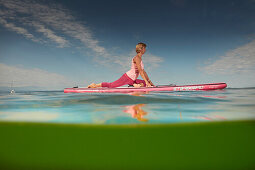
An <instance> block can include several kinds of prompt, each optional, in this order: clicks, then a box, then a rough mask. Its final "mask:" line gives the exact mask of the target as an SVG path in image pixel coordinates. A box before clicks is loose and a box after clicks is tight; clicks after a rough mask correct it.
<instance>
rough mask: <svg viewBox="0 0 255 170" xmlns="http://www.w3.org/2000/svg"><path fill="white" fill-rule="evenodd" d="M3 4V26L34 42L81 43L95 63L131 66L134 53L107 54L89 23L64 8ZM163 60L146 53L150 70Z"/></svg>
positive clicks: (3, 0) (6, 0)
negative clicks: (74, 41)
mask: <svg viewBox="0 0 255 170" xmlns="http://www.w3.org/2000/svg"><path fill="white" fill-rule="evenodd" d="M0 5H2V8H0V17H1V21H0V24H2V25H3V26H5V27H6V28H7V29H10V30H12V31H15V32H17V33H18V34H21V35H23V36H25V37H26V38H28V39H31V40H32V41H36V42H40V43H48V40H50V41H52V42H54V43H56V44H57V46H58V47H60V48H63V47H69V46H70V45H71V44H72V42H71V41H72V40H78V41H80V43H81V44H82V45H83V46H84V47H86V48H89V49H91V51H92V52H93V57H94V61H95V62H97V63H99V64H101V65H104V66H110V67H112V66H116V65H117V66H120V67H121V69H123V70H127V69H128V68H129V67H130V59H131V58H132V57H131V56H134V55H135V52H134V51H133V53H134V54H128V55H115V54H113V52H108V51H107V49H105V48H104V47H103V46H101V45H99V42H100V41H99V40H98V39H96V38H95V36H94V35H93V33H92V31H91V30H90V28H89V27H88V26H86V23H85V22H81V21H78V20H77V19H76V18H75V17H74V16H73V15H72V14H71V12H70V11H69V10H68V9H66V8H64V7H63V6H61V5H58V4H54V3H51V5H50V6H49V5H46V4H43V3H42V2H40V1H30V0H24V1H19V0H0ZM36 32H37V33H41V34H42V35H41V36H43V37H38V34H35V33H36ZM43 38H44V39H45V38H46V39H47V40H44V39H43ZM42 39H43V40H42ZM81 50H83V49H81ZM86 53H88V50H86ZM162 61H163V60H162V58H160V57H158V56H155V55H152V54H145V57H144V63H146V68H148V69H151V68H155V67H157V66H158V65H159V63H160V62H162Z"/></svg>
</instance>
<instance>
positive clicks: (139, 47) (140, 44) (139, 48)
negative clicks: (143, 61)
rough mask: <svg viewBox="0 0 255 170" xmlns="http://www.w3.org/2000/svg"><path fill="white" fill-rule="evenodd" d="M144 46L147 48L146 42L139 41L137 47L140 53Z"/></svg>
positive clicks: (136, 49)
mask: <svg viewBox="0 0 255 170" xmlns="http://www.w3.org/2000/svg"><path fill="white" fill-rule="evenodd" d="M143 48H146V44H144V43H142V42H140V43H138V44H137V45H136V48H135V51H136V53H137V54H138V53H140V52H141V50H142V49H143Z"/></svg>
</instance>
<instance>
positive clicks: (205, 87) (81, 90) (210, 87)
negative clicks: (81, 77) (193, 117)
mask: <svg viewBox="0 0 255 170" xmlns="http://www.w3.org/2000/svg"><path fill="white" fill-rule="evenodd" d="M226 87H227V84H226V83H213V84H196V85H183V86H156V87H140V88H134V87H117V88H105V87H104V88H66V89H64V93H130V92H150V91H197V90H218V89H224V88H226Z"/></svg>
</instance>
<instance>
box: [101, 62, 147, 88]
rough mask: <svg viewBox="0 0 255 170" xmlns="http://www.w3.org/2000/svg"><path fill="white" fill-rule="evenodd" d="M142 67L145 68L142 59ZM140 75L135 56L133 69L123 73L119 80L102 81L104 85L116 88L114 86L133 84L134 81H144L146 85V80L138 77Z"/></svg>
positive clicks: (138, 82)
mask: <svg viewBox="0 0 255 170" xmlns="http://www.w3.org/2000/svg"><path fill="white" fill-rule="evenodd" d="M141 68H142V69H144V65H143V62H142V61H141ZM138 76H139V71H138V68H137V66H136V64H135V62H134V58H133V59H132V65H131V69H130V70H129V71H128V72H126V73H125V74H123V75H122V76H121V77H120V78H119V79H118V80H116V81H114V82H111V83H108V82H102V87H108V88H114V87H120V86H123V85H126V84H128V85H133V84H134V83H136V84H140V83H143V85H144V86H145V85H146V83H145V81H144V80H140V79H137V77H138Z"/></svg>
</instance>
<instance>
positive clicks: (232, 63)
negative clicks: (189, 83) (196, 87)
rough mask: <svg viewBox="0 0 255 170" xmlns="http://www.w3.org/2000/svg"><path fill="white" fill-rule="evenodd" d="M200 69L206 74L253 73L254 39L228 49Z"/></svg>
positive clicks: (254, 59)
mask: <svg viewBox="0 0 255 170" xmlns="http://www.w3.org/2000/svg"><path fill="white" fill-rule="evenodd" d="M200 69H201V70H203V71H205V72H206V73H207V74H221V75H224V74H225V75H231V74H236V73H247V74H255V40H253V41H251V42H250V43H247V44H245V45H243V46H240V47H238V48H236V49H234V50H230V51H228V52H227V53H226V54H225V55H224V56H221V57H219V58H218V59H216V60H215V61H212V62H209V64H207V65H206V66H204V67H202V68H200Z"/></svg>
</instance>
